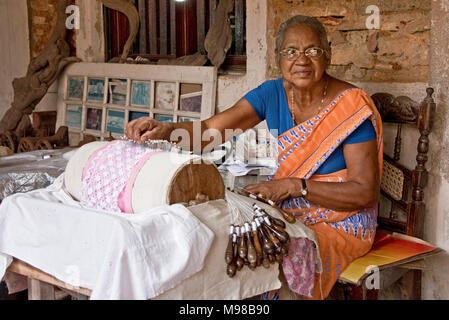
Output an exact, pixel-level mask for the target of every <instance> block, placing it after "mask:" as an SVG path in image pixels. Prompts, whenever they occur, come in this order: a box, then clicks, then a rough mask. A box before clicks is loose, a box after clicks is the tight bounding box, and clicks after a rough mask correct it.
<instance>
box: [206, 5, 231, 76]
mask: <svg viewBox="0 0 449 320" xmlns="http://www.w3.org/2000/svg"><path fill="white" fill-rule="evenodd" d="M233 8H234V0H220V2H219V3H218V7H217V11H216V13H215V20H214V24H213V25H212V27H211V28H210V29H209V31H208V33H207V35H206V39H205V41H204V48H205V49H206V51H207V57H208V58H209V60H210V61H211V62H212V64H213V65H214V66H216V67H217V68H219V67H220V66H221V64H222V63H223V62H224V60H225V58H226V52H228V50H229V48H230V47H231V45H232V30H231V23H230V21H229V13H230V12H231V11H232V9H233Z"/></svg>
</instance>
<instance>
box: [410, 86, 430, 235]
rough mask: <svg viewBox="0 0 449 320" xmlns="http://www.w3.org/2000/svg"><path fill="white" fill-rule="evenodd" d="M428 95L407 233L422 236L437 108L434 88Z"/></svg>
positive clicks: (421, 113) (422, 110) (423, 108)
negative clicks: (428, 157)
mask: <svg viewBox="0 0 449 320" xmlns="http://www.w3.org/2000/svg"><path fill="white" fill-rule="evenodd" d="M426 92H427V96H426V98H425V99H424V101H423V103H422V104H421V106H420V110H419V117H418V129H419V132H420V134H421V136H420V137H419V142H418V147H417V149H418V154H417V156H416V167H415V170H413V174H412V185H413V190H412V200H413V201H412V203H411V206H412V207H414V209H415V210H412V212H414V214H413V215H411V216H410V219H411V221H409V223H408V226H409V227H408V230H407V234H409V235H412V236H416V237H420V238H422V236H423V232H424V228H423V225H424V214H425V212H424V201H423V199H424V187H425V186H426V184H427V169H426V162H427V152H428V151H429V134H430V131H431V129H432V117H433V112H434V110H435V108H436V105H435V101H434V100H433V98H432V94H433V92H434V90H433V88H427V89H426Z"/></svg>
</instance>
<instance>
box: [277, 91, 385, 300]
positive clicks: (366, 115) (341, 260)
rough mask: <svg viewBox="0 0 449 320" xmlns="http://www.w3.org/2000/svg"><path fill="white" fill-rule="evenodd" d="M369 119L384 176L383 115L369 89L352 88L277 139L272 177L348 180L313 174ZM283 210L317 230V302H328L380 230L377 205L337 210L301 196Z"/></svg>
mask: <svg viewBox="0 0 449 320" xmlns="http://www.w3.org/2000/svg"><path fill="white" fill-rule="evenodd" d="M366 119H369V120H370V121H371V122H372V124H373V126H374V129H375V131H376V135H377V151H378V159H379V170H380V173H381V172H382V171H381V170H382V154H383V143H382V122H381V117H380V114H379V113H378V111H377V109H376V107H375V105H374V102H373V101H372V100H371V98H370V97H369V96H368V94H367V93H366V92H365V91H363V90H361V89H359V88H350V89H346V90H344V91H343V92H342V93H341V94H340V95H339V96H338V97H337V98H336V99H335V100H334V101H333V102H332V103H331V104H329V105H328V106H327V107H326V108H325V109H324V110H322V111H321V112H320V113H319V114H318V115H317V116H315V117H313V118H311V119H309V120H307V121H304V122H303V123H301V124H299V125H298V126H296V127H294V128H292V129H290V130H288V131H286V132H285V133H283V134H282V135H281V136H279V139H278V150H279V155H278V169H277V171H276V174H275V175H274V177H273V179H282V178H287V177H296V178H305V179H311V180H317V181H329V182H345V181H347V177H346V175H347V169H343V170H340V171H337V172H334V173H330V174H326V175H317V174H314V172H316V171H317V169H318V168H319V167H320V165H321V164H323V163H324V161H325V160H326V159H327V158H328V157H329V155H330V154H331V153H332V152H333V151H334V150H335V149H336V148H337V147H338V146H339V145H340V144H341V143H342V142H343V141H344V139H345V138H346V137H348V136H349V135H350V134H351V133H352V132H353V131H354V130H355V129H356V128H357V127H358V126H359V125H360V124H362V123H363V121H365V120H366ZM281 207H282V209H284V210H286V211H289V212H292V213H293V214H294V215H295V216H296V217H297V219H300V220H301V221H302V222H303V223H304V224H306V225H307V226H308V227H309V228H311V229H312V230H314V231H315V234H316V237H317V240H318V246H319V252H320V256H321V261H322V264H323V265H322V270H323V271H322V273H321V274H316V277H315V285H314V293H313V299H325V298H326V297H327V296H328V295H329V293H330V291H331V289H332V287H333V286H334V284H335V282H336V281H337V278H338V277H339V274H341V272H342V271H343V270H344V269H345V267H346V266H347V265H348V264H349V263H350V262H352V261H353V260H354V259H356V258H358V257H360V256H362V255H364V254H366V253H367V252H368V251H369V250H370V248H371V245H372V243H373V240H374V235H375V232H376V226H377V222H376V220H377V207H376V208H371V209H364V210H357V211H348V212H344V211H334V210H331V209H328V208H325V207H322V206H320V205H319V204H315V203H311V202H309V201H307V200H305V199H302V198H288V199H286V200H284V201H283V202H282V203H281Z"/></svg>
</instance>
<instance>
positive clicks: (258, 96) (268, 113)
mask: <svg viewBox="0 0 449 320" xmlns="http://www.w3.org/2000/svg"><path fill="white" fill-rule="evenodd" d="M282 81H283V79H282V78H279V79H275V80H268V81H266V82H264V83H263V84H261V85H260V86H259V87H257V88H255V89H253V90H251V91H250V92H248V93H247V94H246V95H245V96H244V97H243V98H244V99H245V100H247V101H248V102H249V103H250V104H251V106H252V107H253V108H254V110H255V111H256V113H257V115H258V116H259V118H260V120H261V121H263V120H266V121H267V125H268V129H269V130H278V134H279V135H281V134H282V133H284V132H285V131H287V130H289V129H291V128H293V127H294V124H293V119H292V116H291V113H290V109H289V108H288V102H287V97H286V95H285V90H284V86H283V85H282ZM374 139H376V131H375V130H374V127H373V125H372V123H371V121H369V120H368V121H364V122H363V123H362V124H361V125H360V126H359V127H358V128H357V129H356V130H354V132H353V133H352V134H350V135H349V136H348V137H347V138H346V139H345V140H344V141H343V142H342V144H340V145H339V146H338V148H337V149H336V150H335V151H334V152H333V153H332V154H331V155H330V156H329V158H327V159H326V161H325V162H324V163H323V164H322V165H321V166H320V168H319V169H318V170H317V171H316V174H328V173H332V172H336V171H339V170H342V169H345V168H346V161H345V158H344V155H343V145H345V144H353V143H359V142H365V141H370V140H374Z"/></svg>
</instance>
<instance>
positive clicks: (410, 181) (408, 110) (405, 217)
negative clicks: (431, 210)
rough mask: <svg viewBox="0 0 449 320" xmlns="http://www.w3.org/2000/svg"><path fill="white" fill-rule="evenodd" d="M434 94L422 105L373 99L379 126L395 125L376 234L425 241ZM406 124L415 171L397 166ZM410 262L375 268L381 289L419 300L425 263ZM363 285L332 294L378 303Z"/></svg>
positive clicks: (375, 294) (343, 284)
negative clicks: (413, 134) (411, 133)
mask: <svg viewBox="0 0 449 320" xmlns="http://www.w3.org/2000/svg"><path fill="white" fill-rule="evenodd" d="M433 91H434V90H433V89H432V88H427V89H426V92H427V96H426V97H425V99H424V100H423V102H422V103H421V104H419V103H416V102H415V101H413V100H412V99H410V98H408V97H405V96H400V97H394V96H392V95H390V94H387V93H376V94H374V95H372V99H373V101H374V102H375V104H376V107H377V108H378V110H379V112H380V114H381V116H382V121H383V123H393V124H394V125H396V126H397V130H396V137H395V142H394V155H393V157H392V158H391V157H389V156H388V155H386V154H384V163H383V175H382V183H381V200H380V204H379V217H378V224H379V226H378V229H377V230H378V233H381V232H385V233H391V232H395V233H398V234H400V235H404V236H405V237H406V236H412V237H416V238H422V237H423V230H424V217H425V213H426V212H425V210H426V207H425V202H424V189H425V187H426V185H427V175H428V173H427V169H426V162H427V152H428V150H429V134H430V132H431V129H432V115H433V112H434V110H435V107H436V105H435V102H434V100H433V98H432V94H433ZM406 125H407V126H416V127H417V129H418V130H419V134H420V135H419V139H418V141H417V151H418V154H417V156H416V166H415V168H414V169H413V170H410V169H408V168H406V167H405V166H403V165H401V164H400V163H399V161H400V155H401V141H402V138H401V133H402V127H403V126H406ZM438 251H439V250H436V251H434V252H433V253H432V254H435V253H437V252H438ZM413 260H414V259H406V260H404V261H399V262H398V263H395V265H394V266H386V267H379V278H381V279H382V286H381V288H380V289H381V290H382V289H385V288H386V287H389V286H390V285H391V284H393V283H395V282H397V281H398V280H400V288H401V292H402V297H403V298H405V299H421V276H422V270H423V269H424V268H425V264H424V259H423V257H422V256H420V257H419V258H417V259H416V260H415V261H413ZM365 280H366V277H365V278H362V281H361V283H357V284H354V283H348V282H345V281H344V280H342V279H339V281H338V283H337V284H336V286H335V288H334V289H333V291H332V293H331V295H332V296H333V297H334V298H337V299H377V298H378V294H379V289H367V286H366V283H365Z"/></svg>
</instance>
